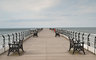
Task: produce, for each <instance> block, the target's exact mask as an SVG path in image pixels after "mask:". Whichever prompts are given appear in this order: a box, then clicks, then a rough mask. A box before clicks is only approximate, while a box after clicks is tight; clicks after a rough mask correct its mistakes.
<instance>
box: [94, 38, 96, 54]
mask: <svg viewBox="0 0 96 60" xmlns="http://www.w3.org/2000/svg"><path fill="white" fill-rule="evenodd" d="M95 49H96V37H95V39H94V54H95Z"/></svg>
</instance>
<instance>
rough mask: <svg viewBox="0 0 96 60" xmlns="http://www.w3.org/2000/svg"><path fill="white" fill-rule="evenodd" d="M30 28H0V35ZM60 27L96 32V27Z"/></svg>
mask: <svg viewBox="0 0 96 60" xmlns="http://www.w3.org/2000/svg"><path fill="white" fill-rule="evenodd" d="M30 29H35V28H0V35H2V34H8V33H12V32H20V31H25V30H30ZM60 29H64V30H72V31H77V32H84V33H91V34H96V27H63V28H60Z"/></svg>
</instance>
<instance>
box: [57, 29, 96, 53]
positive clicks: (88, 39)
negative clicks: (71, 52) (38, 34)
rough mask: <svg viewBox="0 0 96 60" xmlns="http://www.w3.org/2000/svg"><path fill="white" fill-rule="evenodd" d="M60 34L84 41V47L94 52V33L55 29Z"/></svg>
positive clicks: (95, 37)
mask: <svg viewBox="0 0 96 60" xmlns="http://www.w3.org/2000/svg"><path fill="white" fill-rule="evenodd" d="M56 30H57V31H59V32H60V33H61V34H63V35H65V36H67V38H68V37H70V38H73V39H75V40H80V41H81V42H84V48H85V49H86V50H88V51H90V52H92V53H94V54H96V34H89V33H84V32H77V31H71V30H64V29H56Z"/></svg>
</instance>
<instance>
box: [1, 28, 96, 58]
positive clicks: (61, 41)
mask: <svg viewBox="0 0 96 60" xmlns="http://www.w3.org/2000/svg"><path fill="white" fill-rule="evenodd" d="M68 50H69V40H67V39H66V38H64V37H62V36H60V37H55V33H54V32H53V31H51V30H49V29H43V30H42V31H41V32H40V33H39V34H38V37H31V38H29V39H27V40H26V41H25V42H24V51H25V52H24V53H23V52H21V55H20V56H19V55H18V53H15V54H10V56H7V53H8V52H6V53H4V54H2V55H0V60H96V55H94V54H92V53H91V52H88V51H86V50H85V53H86V55H84V54H83V52H81V53H75V54H72V52H71V51H70V52H69V51H68Z"/></svg>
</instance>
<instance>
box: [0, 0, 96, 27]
mask: <svg viewBox="0 0 96 60" xmlns="http://www.w3.org/2000/svg"><path fill="white" fill-rule="evenodd" d="M34 27H96V0H0V28H34Z"/></svg>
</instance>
